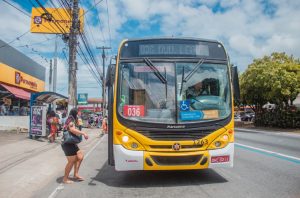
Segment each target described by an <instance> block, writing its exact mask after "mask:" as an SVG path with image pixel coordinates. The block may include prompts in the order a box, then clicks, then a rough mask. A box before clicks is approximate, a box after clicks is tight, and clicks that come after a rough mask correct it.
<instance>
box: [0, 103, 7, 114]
mask: <svg viewBox="0 0 300 198" xmlns="http://www.w3.org/2000/svg"><path fill="white" fill-rule="evenodd" d="M6 113H7V112H6V107H5V103H2V105H1V107H0V115H1V116H5V115H6Z"/></svg>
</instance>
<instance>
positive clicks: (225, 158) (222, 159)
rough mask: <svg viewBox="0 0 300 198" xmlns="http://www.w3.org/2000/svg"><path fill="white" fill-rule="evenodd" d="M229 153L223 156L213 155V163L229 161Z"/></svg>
mask: <svg viewBox="0 0 300 198" xmlns="http://www.w3.org/2000/svg"><path fill="white" fill-rule="evenodd" d="M229 159H230V158H229V155H223V156H214V157H211V163H224V162H229Z"/></svg>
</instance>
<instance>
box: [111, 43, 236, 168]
mask: <svg viewBox="0 0 300 198" xmlns="http://www.w3.org/2000/svg"><path fill="white" fill-rule="evenodd" d="M232 76H233V75H232V68H231V66H230V63H229V57H228V55H227V53H226V51H225V49H224V46H223V45H222V44H221V43H220V42H218V41H214V40H204V39H194V38H149V39H136V40H124V41H122V43H121V44H120V47H119V50H118V54H117V58H116V64H115V65H110V67H109V68H108V72H107V81H106V84H107V87H108V164H109V165H112V166H115V169H116V170H117V171H129V170H190V169H206V168H214V167H232V166H233V157H234V118H233V112H234V111H233V84H234V82H237V80H234V79H235V78H232ZM233 81H234V82H233Z"/></svg>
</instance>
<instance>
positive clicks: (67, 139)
mask: <svg viewBox="0 0 300 198" xmlns="http://www.w3.org/2000/svg"><path fill="white" fill-rule="evenodd" d="M80 136H81V135H80ZM80 136H77V135H75V134H73V133H71V132H69V131H64V132H63V139H64V140H63V143H64V144H78V143H80V142H81V140H82V137H80Z"/></svg>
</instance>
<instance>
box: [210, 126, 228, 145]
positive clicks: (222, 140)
mask: <svg viewBox="0 0 300 198" xmlns="http://www.w3.org/2000/svg"><path fill="white" fill-rule="evenodd" d="M232 137H233V130H232V129H229V130H227V131H226V132H225V133H223V134H221V135H220V136H219V137H217V138H216V139H215V140H214V141H213V142H212V143H211V144H210V145H209V146H208V147H207V149H219V148H223V147H225V146H227V144H228V143H229V141H230V140H233V139H232Z"/></svg>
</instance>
